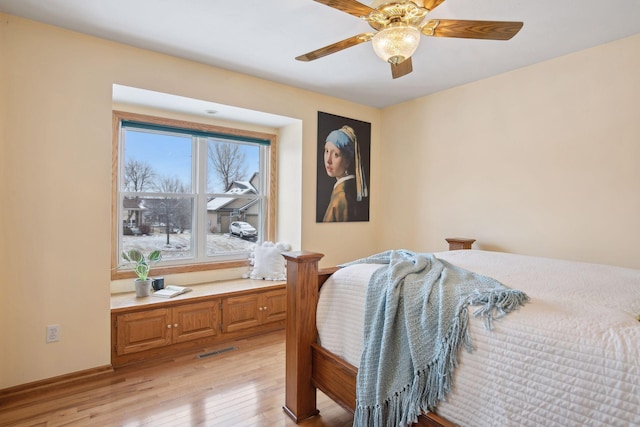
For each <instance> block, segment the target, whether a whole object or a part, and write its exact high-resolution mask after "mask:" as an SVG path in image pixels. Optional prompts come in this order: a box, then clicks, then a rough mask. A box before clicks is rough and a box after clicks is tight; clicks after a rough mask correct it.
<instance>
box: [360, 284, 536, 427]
mask: <svg viewBox="0 0 640 427" xmlns="http://www.w3.org/2000/svg"><path fill="white" fill-rule="evenodd" d="M527 301H529V297H528V296H527V295H526V294H524V293H522V292H519V291H516V290H511V289H507V290H500V291H491V292H479V291H478V290H476V291H475V292H474V293H473V294H472V295H471V297H470V298H469V299H468V300H467V301H466V302H465V303H463V304H462V305H461V306H460V307H459V310H458V313H457V315H456V316H455V317H454V319H453V324H452V326H451V328H450V330H449V333H448V334H447V336H446V339H445V341H444V343H443V344H442V346H441V348H440V349H438V351H437V354H436V355H435V358H434V360H433V361H432V362H431V364H429V366H427V367H426V369H423V370H419V371H417V372H415V375H414V378H413V381H412V383H411V384H407V386H405V387H404V388H403V389H402V390H401V391H399V392H397V393H394V394H393V395H392V396H388V397H387V399H386V400H385V401H384V402H383V403H381V404H378V405H375V406H365V405H360V404H359V403H358V404H357V405H356V411H355V414H354V421H353V425H354V426H368V427H399V426H409V425H411V424H413V423H416V422H417V421H418V416H419V415H420V414H422V413H426V412H431V411H433V410H434V409H435V407H436V406H437V404H438V402H440V401H443V400H445V398H446V396H447V394H448V393H449V392H450V391H451V387H452V382H453V372H454V370H455V369H454V368H455V367H457V366H458V350H459V349H460V346H461V345H463V346H464V347H465V348H466V349H467V350H468V351H473V344H472V342H471V337H470V335H469V331H468V321H469V314H468V306H469V305H474V306H476V305H480V306H481V307H480V308H478V309H477V310H475V311H474V312H473V316H475V317H477V316H481V317H483V318H484V324H485V327H486V328H487V329H492V328H493V319H498V318H500V317H502V316H504V315H506V314H508V313H509V312H511V311H514V310H517V309H518V308H519V307H520V306H522V305H524V303H526V302H527Z"/></svg>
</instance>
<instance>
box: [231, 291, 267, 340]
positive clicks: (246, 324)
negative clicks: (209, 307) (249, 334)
mask: <svg viewBox="0 0 640 427" xmlns="http://www.w3.org/2000/svg"><path fill="white" fill-rule="evenodd" d="M260 302H261V301H260V295H259V294H250V295H242V296H237V297H229V298H224V299H223V300H222V332H224V333H229V332H235V331H239V330H242V329H247V328H253V327H255V326H258V325H259V324H260V317H259V313H261V311H259V308H260V307H261V304H260Z"/></svg>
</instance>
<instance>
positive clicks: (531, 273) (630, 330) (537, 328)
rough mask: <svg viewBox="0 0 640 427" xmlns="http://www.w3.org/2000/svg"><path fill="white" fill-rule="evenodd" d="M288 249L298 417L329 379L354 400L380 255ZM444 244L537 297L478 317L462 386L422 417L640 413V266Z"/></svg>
mask: <svg viewBox="0 0 640 427" xmlns="http://www.w3.org/2000/svg"><path fill="white" fill-rule="evenodd" d="M283 255H284V257H285V259H286V260H287V289H288V294H287V299H288V301H287V304H288V306H287V310H288V311H287V330H286V396H285V406H284V410H285V412H286V413H287V414H288V415H289V416H290V417H291V418H293V419H294V420H295V421H296V422H300V421H302V420H303V419H306V418H309V417H311V416H314V415H316V414H318V410H317V408H316V389H319V390H321V391H322V392H324V393H325V394H327V395H328V396H329V397H331V398H332V399H333V400H335V401H336V402H337V403H339V404H340V405H342V406H343V407H344V408H345V409H347V410H349V411H352V412H353V411H354V409H355V407H356V400H355V390H356V375H357V371H358V368H357V365H358V363H359V359H358V354H359V351H361V348H362V347H361V346H362V343H361V338H359V337H361V334H362V328H363V326H362V319H363V317H362V311H363V310H362V308H361V307H362V305H363V303H364V301H363V295H364V291H363V289H364V288H366V284H367V280H368V277H370V275H371V274H372V271H374V270H375V268H377V267H379V266H377V267H376V266H373V267H372V266H370V265H368V264H361V265H358V266H350V267H347V268H343V269H338V268H329V269H319V268H318V264H319V261H320V259H321V258H322V257H323V255H322V254H319V253H314V252H307V251H302V252H289V253H284V254H283ZM435 256H436V257H438V258H440V259H443V260H446V261H448V262H450V263H451V264H454V265H457V266H459V267H462V268H465V269H468V270H470V271H474V272H477V273H479V274H483V275H486V276H489V277H493V278H495V279H497V280H499V281H501V282H502V283H504V284H505V285H506V286H508V287H510V288H514V289H520V290H522V291H523V292H526V293H527V294H528V295H529V297H530V298H531V301H530V303H528V304H526V305H525V306H524V307H522V308H521V309H520V310H518V311H517V312H514V313H511V314H509V315H508V316H506V317H505V318H503V319H501V320H499V321H496V322H495V323H494V328H493V329H492V330H490V331H489V330H487V329H485V328H484V326H483V324H482V322H481V321H479V320H476V319H473V318H472V319H470V321H469V333H470V336H471V339H472V342H473V344H474V347H475V350H474V351H473V352H470V353H469V352H466V351H461V352H460V356H459V357H460V358H459V360H460V363H459V366H458V367H457V369H456V371H455V375H454V387H453V390H452V392H451V393H450V394H449V395H448V396H447V398H446V401H444V402H441V403H440V404H439V405H438V407H437V409H436V411H434V412H429V413H426V414H423V415H421V416H420V417H419V419H418V423H417V425H421V426H454V425H461V426H465V425H473V426H479V427H481V426H491V425H500V426H508V425H513V426H526V425H531V426H539V425H545V426H570V425H580V426H588V425H594V426H596V425H608V426H633V425H640V385H639V384H640V318H639V317H638V316H639V315H640V270H633V269H626V268H620V267H613V266H604V265H598V264H588V263H578V262H569V261H563V260H556V259H548V258H537V257H529V256H524V255H515V254H506V253H498V252H490V251H481V250H455V251H447V252H439V253H436V254H435ZM354 267H355V268H354ZM359 307H360V308H359ZM331 313H333V314H331ZM336 313H337V316H336ZM345 327H347V328H346V329H345Z"/></svg>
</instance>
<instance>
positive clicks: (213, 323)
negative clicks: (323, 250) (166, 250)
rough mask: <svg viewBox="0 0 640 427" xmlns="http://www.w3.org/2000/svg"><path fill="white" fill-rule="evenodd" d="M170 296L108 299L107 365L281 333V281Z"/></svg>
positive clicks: (236, 282) (249, 282)
mask: <svg viewBox="0 0 640 427" xmlns="http://www.w3.org/2000/svg"><path fill="white" fill-rule="evenodd" d="M192 289H193V291H191V292H189V293H186V294H183V295H180V296H178V297H175V298H170V299H164V298H158V297H153V296H149V297H144V298H136V297H135V294H133V293H132V294H117V295H114V296H112V298H111V327H112V331H111V340H112V351H111V364H112V365H113V366H114V367H119V366H123V365H127V364H131V363H136V362H142V361H145V360H151V359H155V358H161V357H167V356H171V355H174V354H176V353H178V352H184V351H189V350H193V351H196V350H199V349H202V348H203V347H206V346H210V345H215V344H217V343H221V342H224V341H225V340H232V339H236V338H241V337H245V336H249V335H253V334H257V333H263V332H269V331H274V330H277V329H283V328H284V326H285V320H286V302H287V301H286V300H287V298H286V289H285V284H284V283H283V282H265V281H255V280H249V279H246V280H245V279H239V280H232V281H225V282H217V283H211V284H205V285H196V286H193V287H192Z"/></svg>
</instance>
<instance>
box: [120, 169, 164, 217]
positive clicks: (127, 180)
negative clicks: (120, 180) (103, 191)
mask: <svg viewBox="0 0 640 427" xmlns="http://www.w3.org/2000/svg"><path fill="white" fill-rule="evenodd" d="M155 176H156V173H155V171H154V170H153V168H152V167H151V165H149V164H148V163H145V162H139V161H137V160H133V159H131V160H129V161H127V163H126V164H125V165H124V190H125V191H132V192H139V191H145V190H147V189H148V188H149V187H151V186H153V180H154V178H155ZM134 215H135V216H136V218H135V221H136V224H137V225H138V226H140V219H141V218H140V211H137V210H136V211H133V210H132V211H129V215H128V217H127V222H131V219H132V217H133V216H134Z"/></svg>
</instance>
